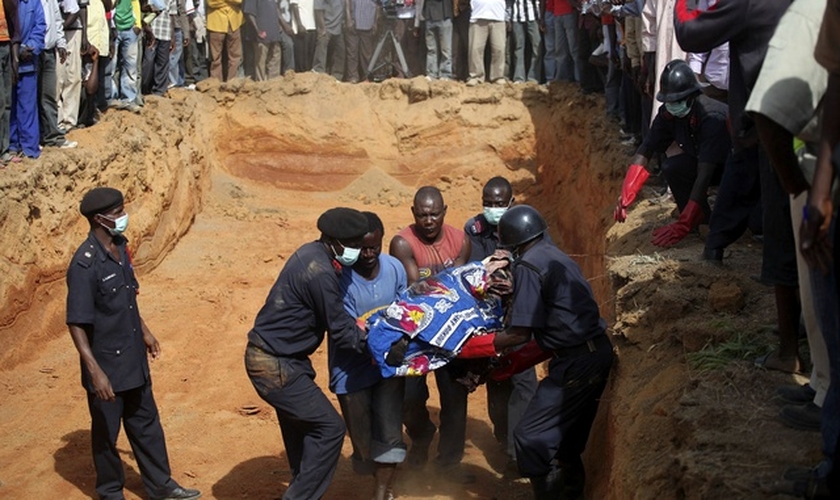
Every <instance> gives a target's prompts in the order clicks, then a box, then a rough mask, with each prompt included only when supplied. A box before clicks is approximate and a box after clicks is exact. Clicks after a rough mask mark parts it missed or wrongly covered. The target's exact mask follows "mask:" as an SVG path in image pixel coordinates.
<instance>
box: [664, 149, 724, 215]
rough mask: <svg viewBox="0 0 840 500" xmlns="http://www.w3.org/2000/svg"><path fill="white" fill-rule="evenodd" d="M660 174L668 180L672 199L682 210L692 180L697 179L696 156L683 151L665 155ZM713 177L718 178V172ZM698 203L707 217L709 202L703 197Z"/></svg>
mask: <svg viewBox="0 0 840 500" xmlns="http://www.w3.org/2000/svg"><path fill="white" fill-rule="evenodd" d="M662 175H664V176H665V180H666V181H668V187H670V188H671V194H673V195H674V201H676V202H677V207H678V208H679V209H680V212H682V211H683V209H685V206H686V205H687V204H688V200H689V199H690V198H691V190H692V189H694V181H695V180H696V179H697V158H694V157H692V156H689V155H687V154H685V153H683V154H678V155H674V156H670V157H667V158H665V159H664V161H663V162H662ZM715 177H717V178H720V173H719V172H716V173H715ZM712 182H713V183H714V181H712ZM698 204H699V205H700V208H701V209H702V210H703V213H704V214H706V217H707V218H708V217H709V214H710V213H711V212H712V209H711V208H710V207H709V202H708V201H707V200H706V199H705V198H703V200H701V202H700V203H698Z"/></svg>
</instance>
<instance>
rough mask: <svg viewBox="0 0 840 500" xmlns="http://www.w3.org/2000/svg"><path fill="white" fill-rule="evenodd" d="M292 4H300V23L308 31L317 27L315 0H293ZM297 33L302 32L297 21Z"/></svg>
mask: <svg viewBox="0 0 840 500" xmlns="http://www.w3.org/2000/svg"><path fill="white" fill-rule="evenodd" d="M292 5H297V6H298V12H299V15H300V24H302V25H303V28H304V29H306V30H307V31H310V30H314V29H315V0H292ZM294 28H295V33H300V29H299V27H298V26H297V23H295V27H294Z"/></svg>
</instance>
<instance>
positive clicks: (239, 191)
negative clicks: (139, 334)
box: [0, 75, 820, 499]
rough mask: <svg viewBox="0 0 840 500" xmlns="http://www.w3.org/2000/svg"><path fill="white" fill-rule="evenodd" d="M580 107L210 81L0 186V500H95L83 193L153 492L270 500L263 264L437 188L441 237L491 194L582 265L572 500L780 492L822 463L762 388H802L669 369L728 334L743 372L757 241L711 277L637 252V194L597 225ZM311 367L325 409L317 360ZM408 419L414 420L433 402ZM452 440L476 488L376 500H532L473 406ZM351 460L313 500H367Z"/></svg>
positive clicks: (571, 96) (104, 128) (736, 368)
mask: <svg viewBox="0 0 840 500" xmlns="http://www.w3.org/2000/svg"><path fill="white" fill-rule="evenodd" d="M601 106H602V101H601V100H599V99H598V98H596V97H592V96H582V95H580V94H579V93H578V92H577V90H575V89H573V88H571V87H552V88H551V89H545V88H539V87H536V86H530V85H529V86H520V87H516V88H515V87H513V86H509V87H498V86H492V88H490V86H486V87H485V86H480V87H478V88H475V89H466V88H464V87H463V86H461V85H459V84H456V83H442V82H434V83H432V84H429V83H427V82H425V81H424V80H422V79H415V80H411V81H403V82H397V81H391V82H386V83H384V84H381V85H378V84H377V85H372V84H371V85H358V86H349V85H342V84H337V83H334V82H330V81H329V79H328V78H319V77H318V76H316V75H297V76H293V77H290V78H286V79H283V80H278V81H275V82H272V83H270V84H264V85H255V84H252V83H248V82H244V81H237V82H233V83H231V84H227V85H218V84H213V83H207V84H205V85H204V86H202V87H200V88H199V92H197V93H188V92H175V93H173V95H172V96H171V99H164V100H159V99H149V102H148V103H147V105H146V107H145V108H144V110H143V113H142V114H141V115H140V116H135V115H130V114H128V113H125V112H109V113H107V114H106V115H105V116H104V118H103V122H102V123H101V124H100V125H99V126H97V127H95V128H93V129H88V130H83V131H79V132H74V133H73V134H72V135H71V138H73V139H74V140H78V141H79V142H80V145H81V146H80V149H79V150H78V151H75V152H63V151H61V152H59V151H52V150H48V151H46V152H45V154H44V156H43V158H42V159H41V160H40V162H39V163H37V164H36V163H33V162H27V163H24V164H22V165H20V166H14V167H11V168H10V169H8V170H6V171H3V172H0V223H2V227H3V231H2V235H0V239H1V240H0V276H2V280H0V305H2V308H0V338H2V341H3V343H4V347H5V349H4V350H3V352H2V353H0V402H1V403H0V441H2V443H3V446H2V448H0V497H3V498H12V499H28V498H37V497H51V498H88V497H90V496H92V495H93V494H94V483H93V481H94V473H93V467H92V462H91V459H90V444H89V439H90V438H89V431H88V427H89V416H88V413H87V408H86V403H85V394H84V391H83V389H82V388H81V386H80V384H79V366H78V357H77V355H76V352H75V350H74V348H73V346H72V343H71V341H70V338H69V335H67V332H66V327H65V326H64V324H63V315H64V298H65V294H66V291H65V288H64V284H63V273H64V270H65V269H66V265H67V262H68V261H69V256H70V255H71V254H72V252H73V250H75V248H76V246H77V245H78V244H79V243H80V242H81V240H82V239H83V238H84V236H85V231H86V230H85V227H84V224H83V223H82V222H83V221H80V220H79V219H81V217H80V216H78V213H77V212H76V207H77V204H78V200H79V199H80V197H81V194H82V193H83V192H84V190H86V189H88V188H89V187H91V186H94V185H100V184H110V185H114V186H118V187H120V188H121V189H123V190H124V191H125V192H126V194H127V199H128V206H127V208H128V211H129V213H130V214H131V227H130V229H129V233H128V235H129V238H131V240H132V243H131V244H132V247H133V249H134V250H135V254H136V256H137V259H138V269H139V278H140V283H141V295H140V307H141V311H142V314H143V317H144V318H145V320H146V322H147V323H148V324H149V326H150V327H151V328H152V330H153V332H154V333H155V334H156V335H157V337H158V339H159V340H160V342H161V344H162V347H163V357H162V358H161V359H159V360H157V361H155V362H154V363H153V364H152V376H153V380H154V387H155V396H156V399H157V402H158V406H159V410H160V413H161V417H162V422H163V426H164V430H165V432H166V437H167V444H168V447H169V454H170V460H171V463H172V468H173V474H174V477H175V479H176V480H178V481H179V482H180V483H181V484H183V485H185V486H189V487H197V488H199V489H201V490H202V491H203V492H204V493H205V495H206V497H210V498H222V499H224V498H275V497H279V496H280V495H281V494H282V492H283V490H284V485H285V484H287V483H288V481H289V479H290V476H289V472H288V470H287V463H286V459H285V455H284V452H283V445H282V440H281V439H280V433H279V430H278V427H277V422H276V417H275V416H274V415H273V413H272V412H271V411H270V408H269V407H268V406H267V405H266V404H265V403H263V402H262V401H261V400H260V399H259V398H258V397H257V395H256V393H255V392H254V390H253V388H252V387H251V385H250V382H249V381H248V379H247V377H246V375H245V370H244V366H243V361H242V356H243V351H244V347H245V336H246V333H247V331H248V330H249V328H250V327H251V325H252V323H253V320H254V317H255V315H256V313H257V311H258V310H259V308H260V306H261V305H262V302H263V300H264V299H265V295H266V294H267V292H268V289H269V287H270V286H271V284H272V283H273V281H274V280H275V278H276V276H277V274H278V272H279V271H280V269H282V267H283V264H284V262H285V259H286V258H287V257H288V256H289V255H291V253H292V252H294V250H295V249H296V248H297V247H298V246H300V245H301V244H302V243H304V242H307V241H310V240H312V239H315V238H316V237H317V236H318V235H317V232H316V230H315V220H316V219H317V216H318V215H319V214H320V213H321V212H322V211H323V210H325V209H326V208H329V207H332V206H336V205H347V206H353V207H356V208H360V209H365V210H373V211H375V212H377V213H378V214H379V215H380V216H381V217H382V219H383V221H384V223H385V228H386V239H387V238H390V236H392V235H393V234H394V233H395V232H396V231H398V230H399V229H400V228H402V227H404V226H405V225H407V224H409V223H410V222H411V217H410V211H409V206H410V199H411V196H412V195H413V192H414V190H415V189H416V188H417V187H419V186H421V185H423V184H434V185H437V186H439V187H440V188H441V189H442V190H443V192H444V196H445V198H446V201H447V203H448V205H449V210H448V213H447V216H446V221H447V222H448V223H450V224H452V225H456V226H461V225H462V224H463V222H464V221H465V220H466V219H467V218H469V217H470V216H472V215H474V213H476V212H477V211H478V210H480V206H479V205H480V189H481V186H482V185H483V183H484V181H485V180H486V179H488V178H490V177H492V176H493V175H506V176H507V177H508V178H509V179H511V181H512V182H513V184H514V188H515V191H516V195H517V199H518V201H520V202H527V203H531V204H534V205H535V206H537V207H538V208H540V209H541V210H542V211H543V212H544V213H545V214H546V218H547V219H548V220H549V223H550V225H551V233H552V237H553V238H554V239H555V241H557V242H559V243H560V246H561V247H562V248H563V249H564V250H566V251H567V252H568V253H569V254H571V255H573V256H574V257H575V258H576V259H577V260H578V261H579V262H580V263H581V266H582V267H583V269H584V271H585V273H586V274H587V276H588V278H589V279H590V282H591V283H592V286H593V289H594V290H595V292H596V295H597V298H598V301H599V303H600V305H601V307H602V312H603V314H604V316H605V317H607V318H608V320H609V323H610V326H611V328H610V333H611V334H613V340H614V344H615V345H616V348H617V349H616V350H617V353H618V362H617V364H616V368H615V371H614V374H613V377H612V380H611V382H610V384H609V386H608V389H607V392H606V393H605V397H604V401H603V403H602V408H601V410H602V411H601V412H600V413H599V416H598V419H597V420H596V425H595V427H594V429H593V433H592V437H591V439H590V443H589V447H588V450H587V454H586V457H585V458H586V462H587V467H588V472H589V488H588V495H587V496H588V497H589V498H616V499H624V498H640V499H642V498H644V499H646V498H786V496H785V495H784V494H783V493H782V492H783V491H784V490H785V488H786V485H784V484H780V483H779V481H778V478H779V477H780V475H781V473H782V471H783V470H784V469H785V468H786V467H787V466H789V465H794V464H798V465H811V464H813V463H815V462H816V461H817V460H819V458H820V454H819V440H818V436H817V435H816V434H814V433H805V432H800V431H794V430H790V429H787V428H785V427H783V426H782V425H781V424H780V423H778V421H777V420H776V418H775V415H776V413H777V412H778V409H779V406H778V403H777V402H775V401H773V398H772V394H773V390H774V388H775V387H776V386H777V385H779V384H784V383H795V382H796V381H801V380H802V379H801V378H799V379H796V378H794V377H793V376H790V375H784V374H779V373H771V372H766V371H763V370H758V369H755V368H754V367H753V366H752V363H751V359H742V360H733V361H731V362H728V363H726V364H725V365H724V366H723V367H722V368H719V369H716V370H712V371H708V372H701V371H698V370H697V369H696V368H694V367H693V366H692V365H691V364H690V363H687V362H686V355H687V354H689V353H692V352H696V351H699V350H701V349H703V348H704V347H705V346H706V345H707V344H712V345H713V344H716V343H720V342H723V341H726V340H728V339H731V338H733V337H735V336H737V335H738V334H742V335H746V336H748V337H749V338H751V339H754V340H755V343H756V344H757V345H758V348H759V349H764V350H765V351H766V350H769V348H770V346H772V344H773V343H774V342H775V338H774V336H773V333H772V326H773V325H774V323H775V314H774V306H773V300H772V291H771V290H770V289H767V288H765V287H763V286H762V285H760V284H758V283H756V282H755V281H754V280H752V279H751V278H750V276H752V275H755V274H757V273H758V269H759V264H760V251H761V247H760V243H758V242H756V241H754V240H752V239H751V238H750V237H749V236H745V237H744V238H743V239H742V240H741V241H740V242H738V243H737V244H736V245H733V247H732V248H731V249H730V252H729V254H728V255H727V259H726V262H727V264H726V265H725V266H724V267H714V266H709V265H707V264H704V263H702V262H699V261H698V256H699V254H700V251H701V249H702V234H703V232H702V231H701V234H700V235H698V234H693V235H690V236H689V237H688V238H687V239H686V241H684V242H683V243H681V244H680V245H678V246H677V247H676V248H674V249H671V250H665V251H663V250H661V249H657V248H655V247H653V246H652V245H651V244H650V243H649V238H650V236H649V235H650V231H651V230H652V229H653V228H655V227H657V226H658V225H661V224H664V223H667V222H669V221H670V217H671V209H672V207H673V204H672V203H671V202H670V201H668V200H663V199H661V198H659V197H658V196H657V192H656V191H655V190H654V189H646V190H645V192H644V195H643V200H642V201H641V202H639V203H638V204H637V206H636V207H634V209H633V210H632V211H631V214H630V216H631V218H630V221H629V222H628V223H627V224H624V225H620V226H614V227H611V226H612V223H611V220H610V213H611V206H610V205H611V204H612V203H613V200H614V199H615V197H616V196H617V192H618V188H619V186H620V183H621V178H622V175H623V165H624V161H626V158H627V155H628V153H629V152H628V151H627V150H625V149H624V148H622V147H620V146H618V145H617V144H616V143H615V142H614V140H615V139H614V138H615V136H616V126H615V125H612V124H610V123H608V122H607V121H606V120H604V119H602V118H601V116H600V113H599V110H600V109H601ZM115 137H120V138H122V139H123V140H122V141H121V142H120V141H114V138H115ZM117 144H121V145H119V146H118V145H117ZM651 184H653V185H654V186H653V187H654V188H655V183H651ZM313 363H314V365H315V366H316V369H317V371H318V373H319V375H318V382H319V383H320V384H322V385H323V386H324V387H325V386H326V345H324V346H322V348H321V349H319V351H318V352H317V353H316V354H315V356H314V357H313ZM430 388H432V392H433V393H434V389H433V388H434V384H433V383H431V384H430ZM333 400H334V399H333ZM336 406H337V403H336ZM430 406H431V407H432V410H433V418H435V419H436V418H437V417H436V414H437V408H438V402H437V396H436V394H433V395H432V399H431V400H430ZM467 435H468V438H467V449H466V456H465V459H464V463H465V465H466V468H467V469H468V470H469V471H470V472H473V473H474V474H476V476H477V477H478V481H477V482H476V483H475V484H472V485H467V486H462V485H455V484H451V483H447V482H445V481H443V480H441V478H440V477H436V476H435V475H434V473H433V471H432V469H431V467H430V468H429V470H426V471H410V470H405V469H401V471H400V476H399V481H398V484H397V488H396V493H397V494H398V496H399V498H406V499H421V498H422V499H437V498H441V499H443V498H455V499H460V498H480V499H491V498H496V499H516V498H530V486H529V485H528V484H527V482H525V481H523V480H521V479H519V480H517V479H516V478H515V475H513V474H511V473H510V472H509V471H508V470H507V468H506V462H507V460H506V457H505V455H504V453H503V451H502V448H501V446H500V445H499V444H498V443H496V442H495V440H494V438H493V435H492V430H491V428H490V423H489V419H488V417H487V411H486V400H485V396H484V391H483V388H481V389H479V390H478V391H477V392H476V393H474V394H473V395H471V397H470V404H469V421H468V429H467ZM433 446H434V445H433ZM120 449H121V450H123V451H124V453H123V459H124V462H125V466H126V471H127V480H126V497H127V498H143V497H144V493H143V490H142V485H141V482H140V477H139V473H138V471H137V468H136V464H135V462H134V459H133V456H132V454H131V450H130V446H129V445H128V442H127V441H126V440H125V438H124V437H121V440H120ZM349 455H350V445H349V440H348V441H346V442H345V447H344V449H343V458H342V460H340V462H339V466H338V471H337V473H336V476H335V478H334V480H333V484H332V486H331V488H330V490H329V491H328V494H327V498H334V499H345V498H351V499H356V498H358V499H365V498H368V497H369V491H370V488H371V487H372V479H370V478H366V477H359V476H356V475H354V474H353V472H352V470H351V467H350V462H349V459H348V457H349Z"/></svg>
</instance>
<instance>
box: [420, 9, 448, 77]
mask: <svg viewBox="0 0 840 500" xmlns="http://www.w3.org/2000/svg"><path fill="white" fill-rule="evenodd" d="M438 49H440V55H439V56H438ZM426 76H429V77H431V78H447V79H451V78H452V19H444V20H443V21H426Z"/></svg>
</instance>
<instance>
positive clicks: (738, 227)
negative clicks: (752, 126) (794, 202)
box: [705, 145, 761, 251]
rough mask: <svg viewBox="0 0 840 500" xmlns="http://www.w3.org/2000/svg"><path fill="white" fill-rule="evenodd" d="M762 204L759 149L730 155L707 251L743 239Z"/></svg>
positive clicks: (721, 184) (721, 247) (707, 239)
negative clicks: (742, 236)
mask: <svg viewBox="0 0 840 500" xmlns="http://www.w3.org/2000/svg"><path fill="white" fill-rule="evenodd" d="M760 202H761V184H760V183H759V175H758V146H757V145H756V146H753V147H750V148H747V149H742V150H740V151H737V152H733V153H730V155H729V158H728V159H727V160H726V166H725V167H724V168H723V178H722V179H721V181H720V188H719V189H718V193H717V198H716V199H715V208H714V210H712V216H711V218H710V219H709V234H708V235H707V236H706V245H705V246H706V250H707V251H712V250H723V249H724V248H726V247H728V246H729V245H731V244H732V243H734V242H735V241H736V240H737V239H738V238H740V237H741V235H743V234H744V231H746V230H747V227H748V226H749V221H750V217H751V214H752V213H753V212H754V211H756V210H761V203H760Z"/></svg>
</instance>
